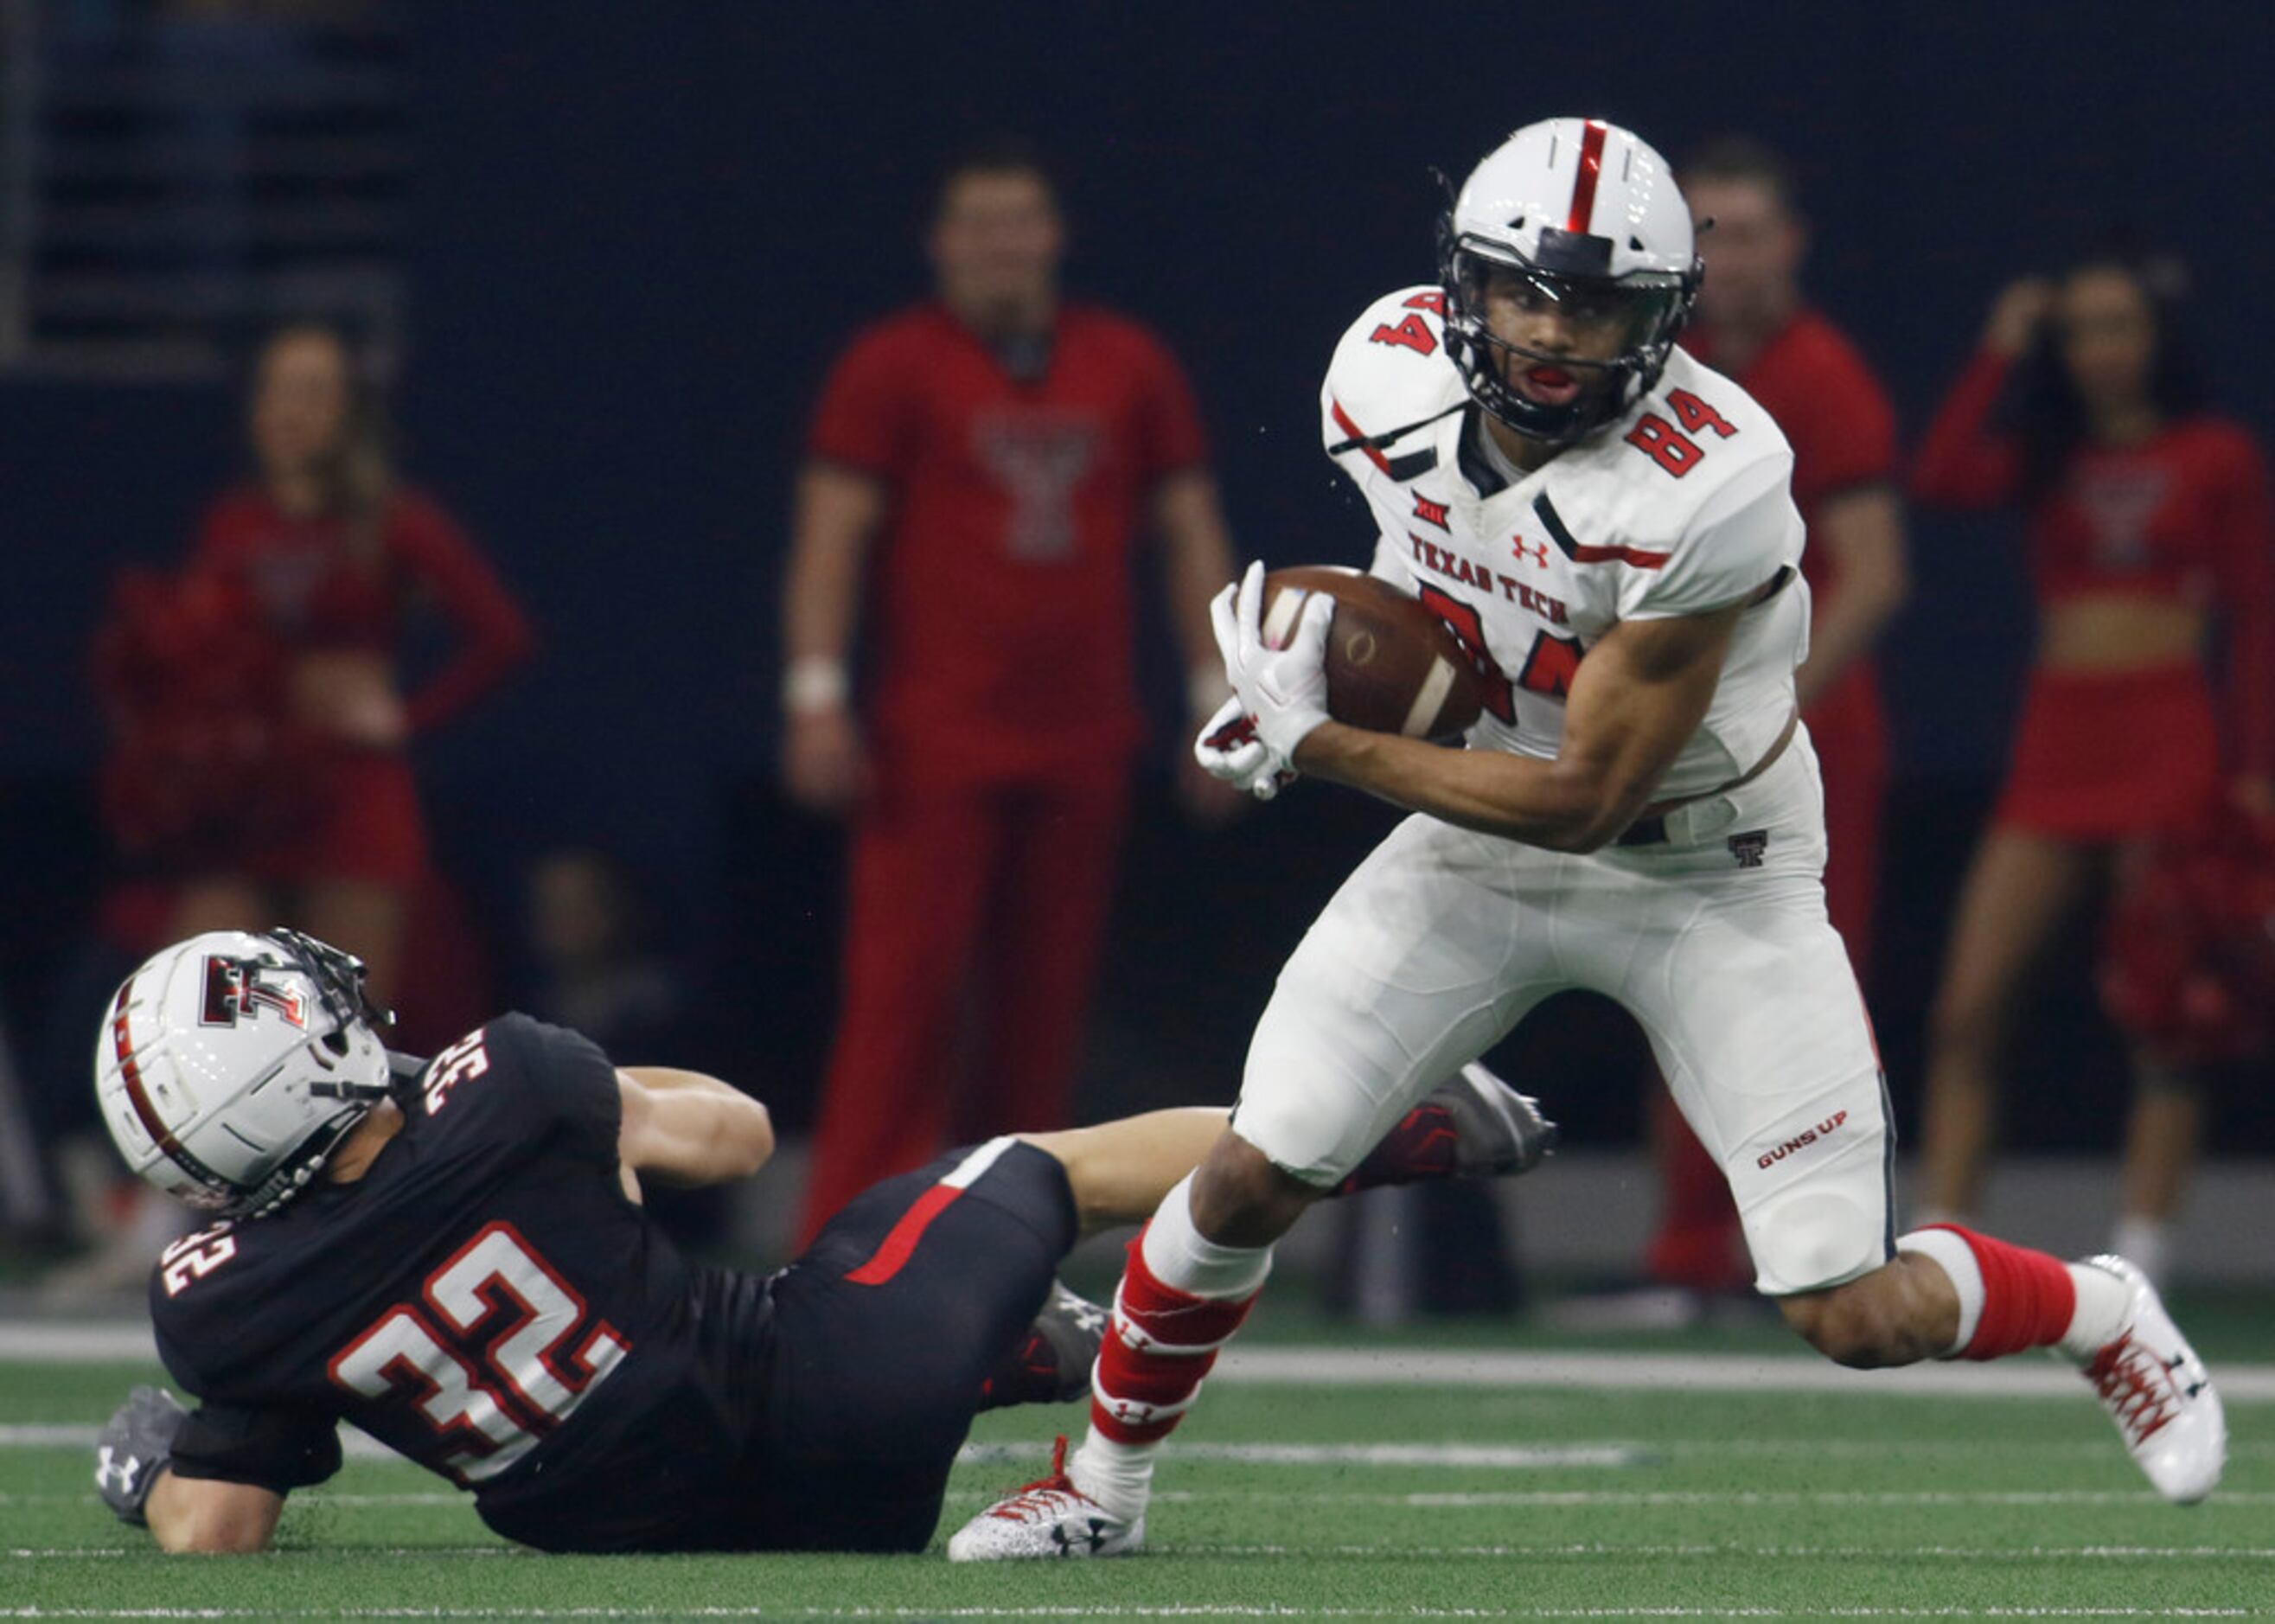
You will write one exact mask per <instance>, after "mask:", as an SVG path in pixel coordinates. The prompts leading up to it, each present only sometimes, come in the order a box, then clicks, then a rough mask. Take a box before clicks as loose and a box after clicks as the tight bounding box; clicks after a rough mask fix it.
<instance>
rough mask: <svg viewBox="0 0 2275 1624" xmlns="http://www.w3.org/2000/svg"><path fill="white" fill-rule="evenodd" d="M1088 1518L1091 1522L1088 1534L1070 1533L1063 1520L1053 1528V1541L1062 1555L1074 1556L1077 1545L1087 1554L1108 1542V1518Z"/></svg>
mask: <svg viewBox="0 0 2275 1624" xmlns="http://www.w3.org/2000/svg"><path fill="white" fill-rule="evenodd" d="M1086 1520H1087V1521H1088V1522H1089V1523H1090V1532H1089V1533H1088V1534H1081V1533H1074V1534H1069V1532H1068V1531H1067V1525H1066V1524H1065V1523H1063V1522H1061V1523H1058V1524H1056V1525H1054V1527H1053V1528H1052V1530H1051V1543H1052V1544H1054V1545H1057V1546H1058V1548H1059V1554H1060V1555H1061V1556H1072V1555H1073V1554H1074V1553H1075V1547H1076V1546H1077V1545H1079V1546H1081V1547H1082V1549H1083V1551H1084V1552H1085V1554H1088V1553H1093V1552H1096V1551H1097V1549H1098V1548H1099V1546H1100V1545H1104V1544H1105V1543H1106V1520H1105V1519H1104V1518H1103V1517H1091V1518H1088V1519H1086Z"/></svg>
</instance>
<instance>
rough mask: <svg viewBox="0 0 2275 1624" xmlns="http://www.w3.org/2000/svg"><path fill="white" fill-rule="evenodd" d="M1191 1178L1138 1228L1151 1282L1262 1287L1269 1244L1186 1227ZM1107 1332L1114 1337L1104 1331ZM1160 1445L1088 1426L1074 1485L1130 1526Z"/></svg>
mask: <svg viewBox="0 0 2275 1624" xmlns="http://www.w3.org/2000/svg"><path fill="white" fill-rule="evenodd" d="M1192 1182H1193V1181H1192V1175H1190V1174H1188V1175H1186V1176H1185V1177H1184V1178H1183V1179H1182V1180H1180V1181H1179V1182H1178V1183H1177V1185H1176V1187H1175V1189H1173V1190H1170V1191H1169V1193H1168V1195H1167V1196H1164V1197H1162V1198H1161V1205H1160V1209H1159V1210H1158V1211H1156V1212H1154V1214H1153V1222H1152V1223H1150V1224H1148V1225H1147V1226H1146V1227H1145V1239H1144V1241H1143V1242H1142V1243H1140V1245H1139V1248H1138V1252H1139V1255H1140V1256H1141V1257H1143V1258H1145V1267H1146V1269H1147V1270H1148V1271H1150V1272H1151V1273H1152V1274H1153V1278H1154V1279H1155V1280H1159V1281H1160V1282H1161V1284H1163V1285H1164V1286H1168V1287H1169V1288H1172V1289H1174V1290H1177V1291H1183V1292H1189V1293H1190V1294H1191V1295H1194V1296H1197V1297H1211V1298H1218V1299H1231V1300H1237V1299H1239V1298H1242V1297H1249V1296H1253V1295H1256V1293H1257V1292H1258V1291H1260V1290H1262V1289H1263V1287H1264V1280H1265V1277H1266V1275H1268V1274H1270V1273H1272V1249H1271V1248H1270V1247H1269V1246H1220V1245H1218V1244H1217V1243H1215V1242H1214V1241H1212V1240H1210V1239H1209V1238H1208V1237H1207V1236H1206V1235H1203V1234H1202V1233H1201V1232H1200V1230H1199V1229H1198V1227H1196V1226H1195V1225H1194V1223H1193V1212H1192ZM1114 1334H1115V1332H1114V1329H1113V1327H1112V1326H1108V1327H1107V1335H1108V1336H1112V1335H1114ZM1160 1448H1161V1444H1160V1441H1156V1442H1153V1443H1150V1444H1124V1443H1118V1442H1116V1441H1115V1439H1110V1438H1107V1437H1104V1436H1103V1435H1101V1434H1100V1431H1099V1430H1098V1429H1097V1428H1096V1427H1095V1426H1093V1427H1092V1428H1091V1429H1090V1431H1089V1434H1088V1436H1086V1437H1085V1439H1083V1441H1082V1446H1081V1447H1080V1448H1079V1449H1077V1450H1076V1451H1075V1452H1074V1453H1073V1454H1071V1455H1069V1457H1068V1458H1067V1476H1068V1477H1069V1478H1070V1479H1071V1480H1072V1481H1073V1483H1074V1486H1075V1487H1076V1488H1077V1489H1078V1490H1079V1491H1081V1492H1083V1493H1085V1494H1086V1495H1088V1496H1089V1497H1090V1498H1091V1499H1094V1500H1096V1501H1097V1502H1098V1503H1099V1504H1100V1506H1103V1507H1105V1508H1106V1509H1107V1511H1109V1512H1111V1513H1112V1514H1114V1515H1115V1516H1117V1517H1122V1518H1124V1519H1126V1520H1128V1521H1130V1522H1135V1521H1137V1519H1138V1517H1140V1516H1142V1515H1144V1514H1145V1502H1146V1499H1148V1497H1149V1496H1151V1494H1152V1493H1153V1459H1154V1457H1155V1456H1156V1455H1157V1454H1160Z"/></svg>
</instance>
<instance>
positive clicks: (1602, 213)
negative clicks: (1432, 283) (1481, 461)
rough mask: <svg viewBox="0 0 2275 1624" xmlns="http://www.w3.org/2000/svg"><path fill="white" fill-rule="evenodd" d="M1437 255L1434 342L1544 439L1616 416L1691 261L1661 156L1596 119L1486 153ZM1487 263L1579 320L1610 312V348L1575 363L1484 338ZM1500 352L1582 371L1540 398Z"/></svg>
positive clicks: (1678, 200) (1485, 398)
mask: <svg viewBox="0 0 2275 1624" xmlns="http://www.w3.org/2000/svg"><path fill="white" fill-rule="evenodd" d="M1439 254H1440V261H1439V278H1440V281H1441V282H1443V283H1444V284H1445V289H1446V350H1447V354H1448V355H1449V356H1450V357H1451V358H1452V359H1453V362H1454V364H1455V366H1457V367H1458V368H1460V370H1461V374H1462V376H1463V380H1464V381H1466V382H1467V383H1468V384H1469V388H1470V397H1472V398H1473V399H1475V400H1476V401H1477V403H1478V404H1479V405H1480V406H1483V407H1484V408H1485V410H1486V411H1488V412H1492V413H1493V415H1494V416H1495V417H1497V418H1499V419H1500V420H1501V421H1502V422H1504V423H1506V424H1508V426H1509V427H1511V428H1513V429H1515V430H1516V432H1517V433H1519V434H1523V435H1526V436H1527V437H1529V438H1531V439H1534V440H1543V441H1546V442H1549V443H1551V444H1555V445H1567V444H1569V443H1571V442H1574V441H1576V440H1578V439H1581V438H1583V437H1584V436H1585V435H1586V434H1588V433H1589V432H1590V431H1591V430H1593V429H1595V428H1596V427H1599V426H1600V425H1602V424H1604V423H1606V422H1607V421H1609V420H1611V419H1614V418H1616V417H1618V416H1620V415H1621V414H1622V413H1623V412H1626V411H1627V409H1628V408H1629V406H1631V405H1633V404H1635V402H1636V399H1637V398H1638V397H1640V396H1642V395H1643V394H1644V391H1646V390H1647V389H1650V388H1651V385H1652V384H1654V383H1656V382H1657V381H1659V373H1660V371H1661V370H1662V369H1663V368H1664V367H1665V366H1666V365H1667V352H1668V351H1670V350H1672V349H1673V348H1674V339H1675V336H1676V335H1677V334H1678V333H1680V332H1681V331H1682V328H1683V324H1684V323H1685V322H1686V321H1689V317H1690V308H1691V306H1692V305H1693V304H1695V303H1696V302H1697V298H1698V283H1699V281H1700V277H1701V276H1702V269H1703V268H1702V267H1701V266H1700V264H1699V261H1698V256H1697V253H1695V252H1693V249H1692V244H1691V229H1690V208H1689V205H1688V204H1686V203H1685V202H1684V201H1683V200H1682V193H1680V192H1679V191H1677V190H1676V189H1675V185H1674V179H1673V178H1672V176H1671V175H1670V174H1669V172H1668V170H1667V161H1666V160H1665V159H1663V158H1661V157H1660V156H1659V154H1658V153H1657V152H1655V151H1653V150H1652V149H1651V147H1650V146H1649V145H1647V144H1646V143H1645V142H1644V140H1643V139H1642V138H1641V137H1639V136H1637V135H1636V134H1635V133H1634V132H1631V131H1628V130H1622V129H1621V128H1620V127H1619V126H1618V125H1609V124H1606V123H1605V122H1604V121H1603V120H1602V119H1600V118H1584V119H1583V118H1549V119H1544V120H1542V121H1541V122H1540V123H1538V124H1531V125H1525V126H1524V128H1523V129H1522V130H1519V131H1518V132H1516V133H1515V134H1514V135H1512V136H1510V137H1509V138H1508V140H1506V141H1504V142H1502V143H1501V144H1500V146H1499V147H1496V148H1494V149H1493V152H1491V153H1489V154H1488V155H1486V157H1485V162H1482V163H1480V164H1478V167H1477V168H1476V169H1474V170H1471V171H1470V178H1469V179H1468V180H1467V181H1465V182H1463V185H1462V190H1461V193H1460V195H1459V196H1457V197H1456V198H1455V200H1454V205H1453V208H1451V209H1450V210H1449V211H1447V215H1446V216H1445V218H1444V220H1443V222H1442V223H1441V225H1440V231H1439ZM1497 271H1498V274H1500V276H1504V277H1506V276H1508V274H1509V273H1510V272H1514V273H1515V274H1516V275H1518V276H1521V277H1522V278H1523V281H1524V283H1526V284H1527V291H1528V294H1529V296H1531V297H1538V298H1544V299H1546V300H1547V301H1548V302H1550V303H1553V304H1556V305H1560V306H1565V307H1566V308H1568V309H1570V310H1572V311H1574V312H1575V313H1576V314H1579V315H1580V316H1581V317H1582V318H1583V319H1590V320H1604V321H1618V322H1619V323H1620V324H1621V328H1622V333H1621V343H1620V348H1619V351H1618V353H1617V354H1616V355H1614V357H1613V358H1612V359H1609V360H1605V361H1581V360H1578V359H1574V358H1571V357H1568V356H1551V355H1547V354H1544V353H1540V352H1537V351H1531V350H1527V349H1525V348H1524V347H1523V346H1522V345H1519V344H1510V343H1508V342H1506V341H1504V340H1503V339H1501V338H1499V337H1497V336H1494V334H1493V331H1492V329H1490V328H1489V327H1488V326H1487V324H1486V321H1485V289H1486V286H1487V285H1488V283H1490V282H1491V280H1492V279H1493V276H1495V274H1496V272H1497ZM1503 358H1514V359H1515V363H1516V364H1517V365H1518V366H1548V367H1553V368H1555V369H1556V370H1558V371H1567V370H1569V371H1573V372H1578V373H1581V374H1583V377H1584V375H1585V374H1594V379H1593V381H1583V384H1582V387H1581V388H1580V389H1579V390H1578V392H1577V394H1576V396H1575V397H1573V398H1572V399H1569V400H1567V401H1563V402H1561V403H1558V404H1548V403H1546V402H1542V401H1538V400H1534V399H1531V398H1530V397H1527V396H1526V395H1524V394H1523V393H1522V392H1520V391H1519V390H1517V389H1515V388H1514V387H1513V386H1512V385H1511V384H1510V383H1509V381H1508V375H1507V373H1506V372H1505V370H1504V367H1505V366H1508V360H1506V359H1503Z"/></svg>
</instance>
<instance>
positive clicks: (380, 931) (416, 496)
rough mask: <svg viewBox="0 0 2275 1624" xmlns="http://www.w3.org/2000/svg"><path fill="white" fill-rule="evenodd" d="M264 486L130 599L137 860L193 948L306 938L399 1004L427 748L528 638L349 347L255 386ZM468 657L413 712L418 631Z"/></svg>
mask: <svg viewBox="0 0 2275 1624" xmlns="http://www.w3.org/2000/svg"><path fill="white" fill-rule="evenodd" d="M249 427H250V430H251V439H252V449H253V465H254V469H253V478H252V479H251V480H248V481H246V483H245V484H243V485H241V486H238V487H235V488H232V489H230V490H228V491H225V492H224V493H223V495H221V496H219V497H218V498H216V499H215V502H213V504H212V505H211V506H210V507H209V508H208V510H206V514H205V517H204V519H203V522H202V523H201V525H200V528H199V532H198V538H197V542H196V545H195V548H194V549H193V553H192V555H191V557H190V560H189V562H188V564H187V567H186V568H185V570H184V571H183V572H182V574H181V576H180V577H179V578H177V579H175V580H173V581H170V582H161V581H155V580H149V579H144V580H140V581H136V582H130V583H126V584H125V585H124V586H123V589H122V596H121V602H120V608H119V612H118V614H117V617H116V618H115V620H114V622H113V624H112V625H111V627H110V628H109V629H108V631H107V632H106V635H105V638H104V639H103V641H102V646H101V648H100V649H99V652H98V666H99V668H100V670H101V672H102V680H103V685H104V687H105V689H106V691H107V694H108V697H109V698H110V709H111V713H112V718H113V722H114V727H115V729H116V730H117V735H118V747H117V750H116V751H115V752H114V756H113V760H112V765H111V767H110V771H109V773H108V774H107V781H106V785H105V789H106V799H107V803H108V805H109V808H110V813H111V818H112V821H113V823H114V826H116V827H117V831H118V833H119V834H120V835H121V837H122V840H123V842H124V843H125V845H126V846H127V847H128V848H129V850H132V851H137V852H140V854H141V855H142V856H143V857H145V859H146V862H145V866H146V868H148V869H151V870H153V871H155V872H162V873H164V874H165V875H166V876H167V878H169V879H170V880H171V881H172V882H173V891H174V898H175V900H174V907H173V918H172V919H171V920H170V923H169V926H168V933H170V934H171V935H175V936H179V935H185V934H192V933H198V932H200V931H207V930H220V929H261V928H265V927H266V926H267V925H271V924H274V923H275V922H276V921H277V920H279V919H283V918H290V919H291V920H292V921H293V922H294V923H295V924H296V925H306V927H307V928H308V929H310V930H313V931H314V932H316V933H319V934H320V935H321V936H322V937H323V938H324V939H326V940H333V941H338V942H341V943H343V944H344V945H345V946H347V947H348V948H351V950H352V951H354V952H355V953H357V954H358V955H359V956H361V957H362V958H363V959H364V961H365V962H366V963H367V964H368V965H369V966H370V969H371V978H372V983H373V985H374V988H375V989H376V990H377V992H378V993H379V995H381V996H382V997H385V996H388V995H390V994H391V993H392V992H393V991H394V990H395V988H396V986H397V972H398V970H399V967H400V959H401V949H402V936H403V929H404V918H405V915H406V910H407V909H408V906H409V903H410V899H411V896H412V892H413V890H414V888H416V887H417V886H418V885H419V883H420V881H421V880H422V879H423V877H424V875H425V873H426V870H427V839H426V830H425V824H424V821H423V820H422V819H421V816H420V813H419V799H418V794H417V790H416V788H415V786H414V784H413V782H412V774H411V764H410V759H409V756H408V753H407V752H408V746H409V744H410V743H411V741H412V738H413V737H414V736H417V735H419V734H420V733H423V732H425V731H426V730H427V729H431V728H434V727H436V726H438V725H440V724H441V723H442V722H445V721H449V720H450V719H451V718H452V717H454V716H456V715H457V714H459V713H460V712H462V711H464V710H465V708H466V707H467V706H469V705H471V704H472V703H473V702H474V701H475V700H476V699H480V698H481V697H482V696H483V695H484V694H485V693H487V692H488V691H489V690H491V689H492V688H493V687H495V685H496V684H497V683H498V682H499V681H500V680H501V679H502V678H503V676H505V674H506V673H507V672H508V671H510V669H512V668H513V667H515V666H516V665H518V664H519V663H520V662H521V661H523V660H525V659H526V658H527V657H528V655H529V653H530V652H531V648H532V646H533V638H532V636H531V632H530V629H529V625H528V623H527V621H526V620H525V618H524V617H523V615H522V613H521V610H520V609H519V608H518V607H517V606H516V604H515V602H514V601H513V599H512V597H511V596H510V594H509V593H507V591H506V590H505V588H504V586H503V585H502V584H501V583H500V581H499V579H498V578H497V576H496V574H495V571H493V570H492V569H491V568H490V566H489V564H488V563H487V562H486V561H485V560H484V559H483V558H482V555H480V553H479V552H478V551H477V550H476V549H475V548H474V547H473V545H472V542H470V541H469V540H467V538H466V535H465V532H464V531H462V530H461V529H460V528H459V527H458V525H457V523H456V522H455V521H454V520H453V519H452V518H451V517H450V515H449V514H448V513H447V512H445V511H444V510H442V507H441V506H440V504H438V503H437V502H435V501H434V499H433V498H431V497H429V496H427V495H425V494H423V493H421V492H419V491H418V490H416V489H413V488H411V487H406V486H404V485H403V484H402V483H400V482H399V481H398V480H397V478H396V476H395V472H394V469H393V467H392V465H391V463H390V460H389V452H388V432H387V425H386V422H385V419H384V414H383V411H382V405H381V403H380V400H379V397H378V391H377V389H376V386H375V384H374V382H373V381H371V380H370V379H369V378H367V376H365V375H364V373H363V369H362V368H361V367H360V366H359V363H358V360H357V358H356V357H355V355H354V354H353V353H352V351H351V349H350V346H349V344H348V342H347V341H346V339H345V338H344V337H343V336H341V335H340V334H339V333H338V332H336V331H335V330H333V329H330V328H328V327H324V326H320V325H315V324H295V325H292V326H290V327H286V328H283V329H280V330H279V331H278V332H276V334H274V335H273V336H271V337H270V338H269V339H268V342H267V343H266V344H264V345H263V346H262V347H261V351H260V355H259V358H258V360H257V363H256V365H255V368H254V374H253V390H252V400H251V408H250V412H249ZM422 602H426V603H431V604H432V605H433V606H434V607H435V608H439V609H440V610H441V611H442V614H443V615H444V616H447V617H448V618H449V620H450V622H451V623H452V625H453V627H454V629H455V631H456V632H457V640H458V646H457V650H456V652H455V653H454V655H453V656H452V657H451V658H450V660H449V661H447V663H445V664H444V665H443V666H442V668H441V669H439V670H438V671H436V672H435V674H434V675H433V676H430V677H428V678H427V680H426V681H424V682H423V683H421V684H419V686H418V687H417V688H416V689H415V690H414V691H412V692H410V693H408V694H405V693H404V691H402V688H401V685H400V683H399V681H398V676H397V657H398V652H399V648H400V646H401V644H402V641H403V637H404V623H405V619H406V616H408V614H409V613H410V612H411V610H412V608H413V607H414V605H418V604H420V603H422Z"/></svg>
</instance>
